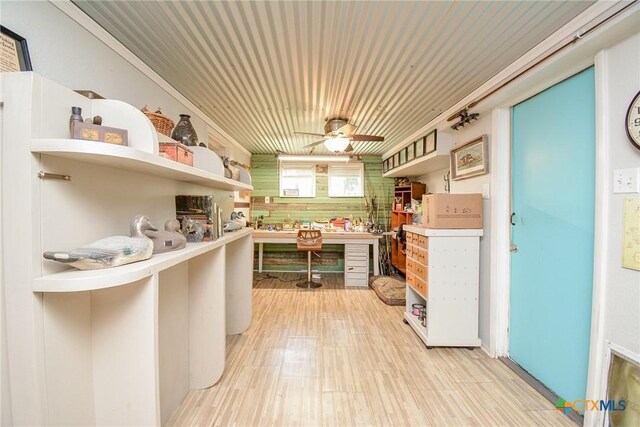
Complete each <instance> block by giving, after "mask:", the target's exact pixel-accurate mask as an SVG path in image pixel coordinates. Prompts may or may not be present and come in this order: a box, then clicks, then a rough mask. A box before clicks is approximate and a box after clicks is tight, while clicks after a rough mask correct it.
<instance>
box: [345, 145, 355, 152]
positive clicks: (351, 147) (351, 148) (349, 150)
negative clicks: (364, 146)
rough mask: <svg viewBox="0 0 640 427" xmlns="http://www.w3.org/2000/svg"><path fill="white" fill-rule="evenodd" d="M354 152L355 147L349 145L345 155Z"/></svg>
mask: <svg viewBox="0 0 640 427" xmlns="http://www.w3.org/2000/svg"><path fill="white" fill-rule="evenodd" d="M352 151H353V145H351V144H349V145H347V148H345V149H344V152H345V153H350V152H352Z"/></svg>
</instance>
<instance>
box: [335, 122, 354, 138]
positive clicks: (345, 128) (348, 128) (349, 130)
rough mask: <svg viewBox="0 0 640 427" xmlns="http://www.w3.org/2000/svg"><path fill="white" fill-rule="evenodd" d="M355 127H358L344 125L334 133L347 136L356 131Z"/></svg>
mask: <svg viewBox="0 0 640 427" xmlns="http://www.w3.org/2000/svg"><path fill="white" fill-rule="evenodd" d="M357 127H358V126H355V125H351V124H349V123H347V124H346V125H343V126H340V127H339V128H338V130H337V131H336V132H337V133H341V134H343V135H346V136H349V135H351V134H352V133H353V131H354V130H356V128H357Z"/></svg>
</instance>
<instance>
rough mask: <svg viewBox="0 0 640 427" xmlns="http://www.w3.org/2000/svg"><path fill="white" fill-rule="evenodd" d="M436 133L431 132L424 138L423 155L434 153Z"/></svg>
mask: <svg viewBox="0 0 640 427" xmlns="http://www.w3.org/2000/svg"><path fill="white" fill-rule="evenodd" d="M436 142H437V141H436V131H435V129H434V130H433V131H431V133H429V134H428V135H427V136H425V137H424V154H430V153H433V152H434V151H436Z"/></svg>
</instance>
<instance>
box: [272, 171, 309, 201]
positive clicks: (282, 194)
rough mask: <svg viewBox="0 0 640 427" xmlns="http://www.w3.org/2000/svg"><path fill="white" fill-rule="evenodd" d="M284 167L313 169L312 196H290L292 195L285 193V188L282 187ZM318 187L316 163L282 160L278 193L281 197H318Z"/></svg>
mask: <svg viewBox="0 0 640 427" xmlns="http://www.w3.org/2000/svg"><path fill="white" fill-rule="evenodd" d="M284 169H309V170H310V171H311V180H312V182H313V187H312V195H310V196H300V195H297V196H290V195H285V194H284V190H285V189H284V188H283V187H282V176H283V175H282V172H283V170H284ZM316 187H317V181H316V164H315V163H298V162H280V167H279V168H278V193H279V194H280V197H287V198H291V197H294V198H307V199H308V198H315V197H316ZM287 190H288V189H287Z"/></svg>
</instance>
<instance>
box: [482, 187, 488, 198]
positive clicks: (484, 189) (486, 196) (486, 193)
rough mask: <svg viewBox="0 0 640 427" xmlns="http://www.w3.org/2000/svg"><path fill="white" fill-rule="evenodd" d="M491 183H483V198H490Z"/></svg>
mask: <svg viewBox="0 0 640 427" xmlns="http://www.w3.org/2000/svg"><path fill="white" fill-rule="evenodd" d="M489 192H490V191H489V184H482V198H483V199H488V198H489Z"/></svg>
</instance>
